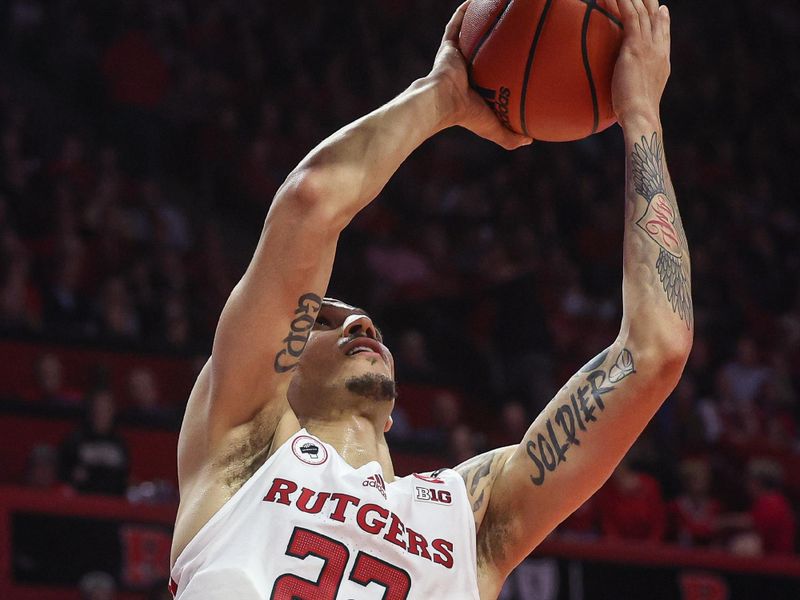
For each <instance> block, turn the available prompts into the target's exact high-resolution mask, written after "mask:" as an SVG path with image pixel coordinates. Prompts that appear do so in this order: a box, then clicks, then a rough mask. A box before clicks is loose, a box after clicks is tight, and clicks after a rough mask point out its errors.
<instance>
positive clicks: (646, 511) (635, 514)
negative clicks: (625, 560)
mask: <svg viewBox="0 0 800 600" xmlns="http://www.w3.org/2000/svg"><path fill="white" fill-rule="evenodd" d="M597 500H598V502H597V503H598V512H599V515H600V525H601V529H602V532H603V535H604V536H606V537H608V538H615V539H624V540H641V541H649V542H660V541H662V540H663V539H664V533H665V530H666V508H665V506H664V499H663V497H662V496H661V486H659V484H658V481H656V480H655V478H653V477H651V476H650V475H647V474H645V473H640V472H638V471H637V470H636V469H634V468H633V467H632V465H631V459H630V458H629V457H626V458H624V459H623V460H622V462H621V463H620V464H619V466H618V467H617V468H616V469H615V470H614V473H613V474H612V475H611V479H609V480H608V482H607V483H606V484H605V485H604V486H603V487H602V488H600V491H599V492H598V493H597Z"/></svg>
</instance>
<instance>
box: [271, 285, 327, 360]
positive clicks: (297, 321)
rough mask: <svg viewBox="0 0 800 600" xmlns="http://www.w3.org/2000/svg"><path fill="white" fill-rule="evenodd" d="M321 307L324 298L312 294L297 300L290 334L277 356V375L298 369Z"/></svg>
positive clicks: (284, 339)
mask: <svg viewBox="0 0 800 600" xmlns="http://www.w3.org/2000/svg"><path fill="white" fill-rule="evenodd" d="M321 307H322V298H320V297H319V296H317V295H316V294H313V293H311V292H309V293H307V294H303V295H302V296H300V298H299V299H298V300H297V308H296V309H295V311H294V314H295V317H294V319H293V320H292V324H291V325H290V331H289V334H288V335H287V336H286V337H285V338H283V349H282V350H281V351H280V352H278V353H277V354H276V355H275V364H274V367H275V372H276V373H286V372H287V371H291V370H292V369H294V368H295V367H297V365H298V363H299V361H300V355H301V354H303V350H305V349H306V344H307V343H308V338H309V336H310V335H311V329H312V328H313V327H314V321H315V320H316V318H317V313H318V312H319V309H320V308H321Z"/></svg>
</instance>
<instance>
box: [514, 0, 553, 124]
mask: <svg viewBox="0 0 800 600" xmlns="http://www.w3.org/2000/svg"><path fill="white" fill-rule="evenodd" d="M552 4H553V0H547V3H546V4H545V5H544V8H543V9H542V16H541V17H539V22H538V23H537V25H536V33H535V34H534V36H533V42H532V43H531V49H530V52H528V62H527V63H526V64H525V76H524V77H523V79H522V94H521V96H520V107H519V120H520V125H521V126H522V131H523V132H524V133H525V135H527V136H528V137H530V135H531V134H530V133H529V132H528V126H527V124H526V123H525V99H526V98H527V96H528V80H529V79H530V76H531V69H532V68H533V57H534V56H535V54H536V47H537V46H538V45H539V39H540V38H541V37H542V30H543V29H544V21H545V19H546V18H547V13H548V12H550V7H551V6H552Z"/></svg>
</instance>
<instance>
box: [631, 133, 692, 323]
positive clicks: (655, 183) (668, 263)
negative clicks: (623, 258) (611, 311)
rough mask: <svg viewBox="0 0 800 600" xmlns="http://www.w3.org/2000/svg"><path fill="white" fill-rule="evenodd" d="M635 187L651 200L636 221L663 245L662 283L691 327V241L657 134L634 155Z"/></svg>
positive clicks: (658, 265) (660, 261) (659, 264)
mask: <svg viewBox="0 0 800 600" xmlns="http://www.w3.org/2000/svg"><path fill="white" fill-rule="evenodd" d="M631 163H632V171H633V186H634V189H635V190H636V193H637V194H639V195H640V196H641V197H642V198H644V199H645V200H646V201H647V209H646V210H645V212H644V214H643V215H642V216H641V218H639V220H638V221H637V222H636V224H637V225H638V226H639V227H640V228H641V229H642V230H643V231H644V232H645V233H647V235H648V236H649V237H650V238H651V239H652V240H653V241H654V242H655V243H656V244H658V246H659V255H658V259H657V260H656V265H655V266H656V271H657V272H658V276H659V279H660V280H661V285H662V286H663V287H664V292H665V293H666V295H667V300H668V301H669V303H670V304H671V306H672V310H673V311H674V312H675V314H677V315H678V316H679V317H680V318H681V319H682V320H683V321H685V322H686V326H687V327H689V328H691V326H692V319H693V312H692V296H691V284H690V281H689V268H688V267H689V265H688V250H687V248H688V244H687V241H686V234H685V232H684V229H683V223H682V222H681V217H680V213H679V212H678V209H677V206H676V204H675V201H674V200H673V199H671V198H670V194H669V191H668V189H667V180H666V171H665V168H664V149H663V146H662V144H661V140H660V139H659V137H658V134H657V133H653V135H652V136H651V137H650V140H649V141H648V140H647V138H646V137H644V136H642V139H641V142H640V143H637V144H635V145H634V148H633V154H632V156H631Z"/></svg>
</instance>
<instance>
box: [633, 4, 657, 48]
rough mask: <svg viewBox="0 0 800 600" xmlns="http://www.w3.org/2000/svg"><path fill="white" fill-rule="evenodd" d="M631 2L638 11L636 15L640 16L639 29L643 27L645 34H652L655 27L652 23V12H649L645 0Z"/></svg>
mask: <svg viewBox="0 0 800 600" xmlns="http://www.w3.org/2000/svg"><path fill="white" fill-rule="evenodd" d="M631 3H632V4H633V8H634V10H635V11H636V15H637V16H638V17H639V29H641V31H642V33H644V34H645V35H652V33H653V27H652V25H651V23H650V13H649V12H647V7H646V6H645V5H644V0H632V2H631ZM645 39H647V38H645Z"/></svg>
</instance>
